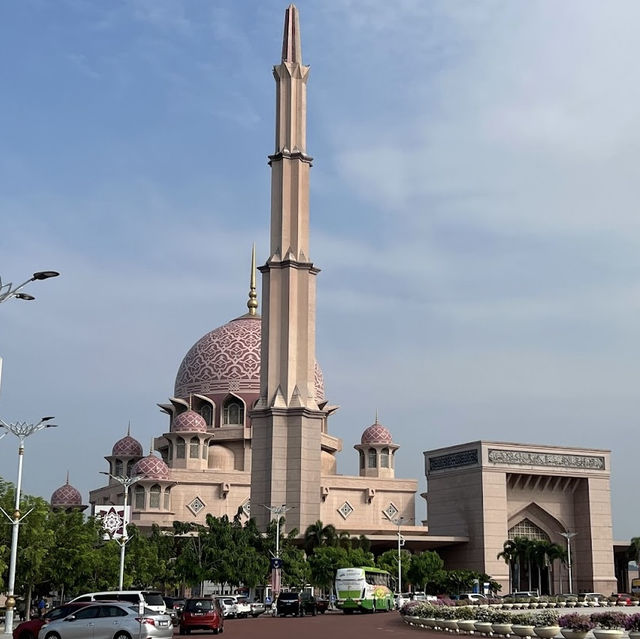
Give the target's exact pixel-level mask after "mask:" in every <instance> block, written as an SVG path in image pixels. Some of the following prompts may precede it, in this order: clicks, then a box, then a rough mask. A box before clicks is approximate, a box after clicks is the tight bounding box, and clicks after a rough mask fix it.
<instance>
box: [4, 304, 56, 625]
mask: <svg viewBox="0 0 640 639" xmlns="http://www.w3.org/2000/svg"><path fill="white" fill-rule="evenodd" d="M0 301H2V300H1V299H0ZM52 419H53V417H43V418H42V419H41V420H40V421H39V422H38V423H37V424H27V422H15V423H13V424H7V423H6V422H4V421H2V420H1V419H0V427H2V428H4V429H5V432H4V434H3V437H4V435H6V434H7V433H11V434H13V435H15V436H16V437H17V438H18V439H19V441H20V444H19V446H18V481H17V482H16V500H15V508H14V511H13V516H11V515H9V514H8V513H7V512H6V511H5V510H4V508H0V510H2V512H3V514H4V516H5V517H6V518H7V519H8V520H9V521H10V522H11V526H12V529H11V558H10V560H9V583H8V586H7V603H6V611H5V616H4V634H5V635H9V636H11V634H12V633H13V613H14V609H15V605H16V600H15V597H14V596H13V595H14V589H15V585H16V560H17V557H18V532H19V530H20V522H21V521H22V520H23V519H24V518H25V517H26V516H27V515H28V514H29V513H30V512H31V510H28V511H27V512H26V513H25V514H24V515H22V516H20V491H21V490H22V462H23V460H24V440H25V439H26V438H27V437H29V435H33V434H34V433H37V432H38V431H41V430H42V429H44V428H51V427H55V424H49V421H50V420H52Z"/></svg>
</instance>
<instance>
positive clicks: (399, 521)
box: [393, 517, 404, 595]
mask: <svg viewBox="0 0 640 639" xmlns="http://www.w3.org/2000/svg"><path fill="white" fill-rule="evenodd" d="M403 521H404V517H398V518H397V519H394V520H393V523H394V524H395V525H396V526H397V527H398V595H400V594H402V555H401V554H400V549H401V548H402V546H404V539H403V538H402V535H401V534H400V526H401V525H402V522H403Z"/></svg>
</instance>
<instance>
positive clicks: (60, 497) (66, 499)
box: [50, 481, 82, 508]
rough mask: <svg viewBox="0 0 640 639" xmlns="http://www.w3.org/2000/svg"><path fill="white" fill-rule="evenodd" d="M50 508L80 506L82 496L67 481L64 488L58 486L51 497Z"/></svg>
mask: <svg viewBox="0 0 640 639" xmlns="http://www.w3.org/2000/svg"><path fill="white" fill-rule="evenodd" d="M50 502H51V506H52V507H54V508H60V507H67V506H82V495H81V494H80V491H79V490H77V489H76V488H74V487H73V486H72V485H71V484H70V483H69V482H68V481H67V483H66V484H65V485H64V486H60V488H58V489H57V490H54V491H53V495H51V500H50Z"/></svg>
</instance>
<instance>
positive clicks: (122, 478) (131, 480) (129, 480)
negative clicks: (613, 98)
mask: <svg viewBox="0 0 640 639" xmlns="http://www.w3.org/2000/svg"><path fill="white" fill-rule="evenodd" d="M102 474H103V475H108V476H109V477H111V479H113V480H114V481H117V482H118V483H119V484H121V485H122V488H123V490H124V513H123V515H122V537H120V539H118V540H116V541H117V542H118V543H119V544H120V572H119V574H118V590H122V585H123V582H124V552H125V547H126V545H127V542H128V541H129V536H128V533H127V523H128V522H127V505H128V503H129V488H130V487H131V485H132V484H135V483H136V482H137V481H139V480H140V479H142V477H141V476H140V475H136V476H135V477H129V476H128V475H112V474H111V473H107V472H103V473H102Z"/></svg>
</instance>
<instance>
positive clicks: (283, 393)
mask: <svg viewBox="0 0 640 639" xmlns="http://www.w3.org/2000/svg"><path fill="white" fill-rule="evenodd" d="M273 75H274V77H275V80H276V148H275V153H274V154H273V155H270V156H269V164H270V166H271V247H270V256H269V259H268V260H267V263H266V264H265V265H264V266H262V267H261V268H260V271H261V273H262V297H263V301H262V311H263V313H262V351H261V377H260V399H259V401H258V403H257V404H256V406H255V409H254V411H253V412H252V415H251V420H252V435H251V448H252V466H251V468H252V471H251V516H252V517H254V518H255V519H256V522H257V524H258V526H259V527H260V528H261V529H264V528H266V525H267V523H268V521H269V519H270V516H271V515H270V512H269V511H268V510H267V508H265V506H267V507H279V506H282V505H283V504H286V506H287V507H288V508H290V509H291V510H289V511H288V512H287V529H289V530H291V528H293V527H295V528H298V530H299V531H300V533H303V532H304V531H305V529H306V528H307V526H309V525H310V524H312V523H315V522H316V521H317V520H318V519H319V518H320V471H321V431H322V424H323V420H324V418H325V416H326V414H327V413H326V412H325V411H323V410H321V409H320V407H319V406H318V403H317V400H316V392H315V359H316V358H315V339H316V329H315V318H316V283H315V277H316V274H317V273H318V272H319V271H318V269H317V268H315V267H314V265H313V264H312V263H311V261H310V259H309V169H310V168H311V159H312V158H311V157H310V156H308V155H307V152H306V150H307V149H306V117H307V113H306V110H307V109H306V107H307V78H308V76H309V67H308V66H304V65H303V64H302V47H301V44H300V24H299V18H298V10H297V9H296V7H295V6H294V5H289V7H288V8H287V10H286V13H285V19H284V38H283V43H282V62H281V63H280V64H279V65H278V66H275V67H274V68H273Z"/></svg>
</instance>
